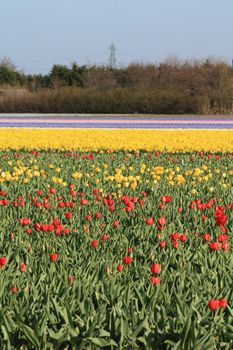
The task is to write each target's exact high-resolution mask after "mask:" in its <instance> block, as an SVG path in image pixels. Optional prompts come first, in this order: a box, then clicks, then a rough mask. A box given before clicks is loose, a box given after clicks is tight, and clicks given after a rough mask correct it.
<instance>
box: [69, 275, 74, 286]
mask: <svg viewBox="0 0 233 350" xmlns="http://www.w3.org/2000/svg"><path fill="white" fill-rule="evenodd" d="M72 283H73V276H72V275H69V284H70V285H71V284H72Z"/></svg>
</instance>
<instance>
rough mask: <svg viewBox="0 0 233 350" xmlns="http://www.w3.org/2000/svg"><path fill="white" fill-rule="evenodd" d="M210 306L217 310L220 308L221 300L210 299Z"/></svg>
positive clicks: (211, 308)
mask: <svg viewBox="0 0 233 350" xmlns="http://www.w3.org/2000/svg"><path fill="white" fill-rule="evenodd" d="M208 307H209V309H210V310H212V311H215V310H217V309H218V308H219V300H209V301H208Z"/></svg>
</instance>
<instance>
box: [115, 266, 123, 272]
mask: <svg viewBox="0 0 233 350" xmlns="http://www.w3.org/2000/svg"><path fill="white" fill-rule="evenodd" d="M123 268H124V266H123V265H121V264H118V265H117V267H116V269H117V271H118V272H121V271H122V270H123Z"/></svg>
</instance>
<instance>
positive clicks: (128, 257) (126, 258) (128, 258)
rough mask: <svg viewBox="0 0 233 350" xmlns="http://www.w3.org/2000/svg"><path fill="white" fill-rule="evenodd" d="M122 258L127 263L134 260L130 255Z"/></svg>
mask: <svg viewBox="0 0 233 350" xmlns="http://www.w3.org/2000/svg"><path fill="white" fill-rule="evenodd" d="M122 260H123V263H124V264H126V265H129V264H131V263H132V261H133V259H132V258H131V257H130V256H124V258H123V259H122Z"/></svg>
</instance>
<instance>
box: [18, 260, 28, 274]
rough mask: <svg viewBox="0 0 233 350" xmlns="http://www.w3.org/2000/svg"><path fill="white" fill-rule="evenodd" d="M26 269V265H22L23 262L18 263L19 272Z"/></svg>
mask: <svg viewBox="0 0 233 350" xmlns="http://www.w3.org/2000/svg"><path fill="white" fill-rule="evenodd" d="M26 269H27V265H26V264H24V263H23V262H21V263H20V272H24V271H26Z"/></svg>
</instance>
